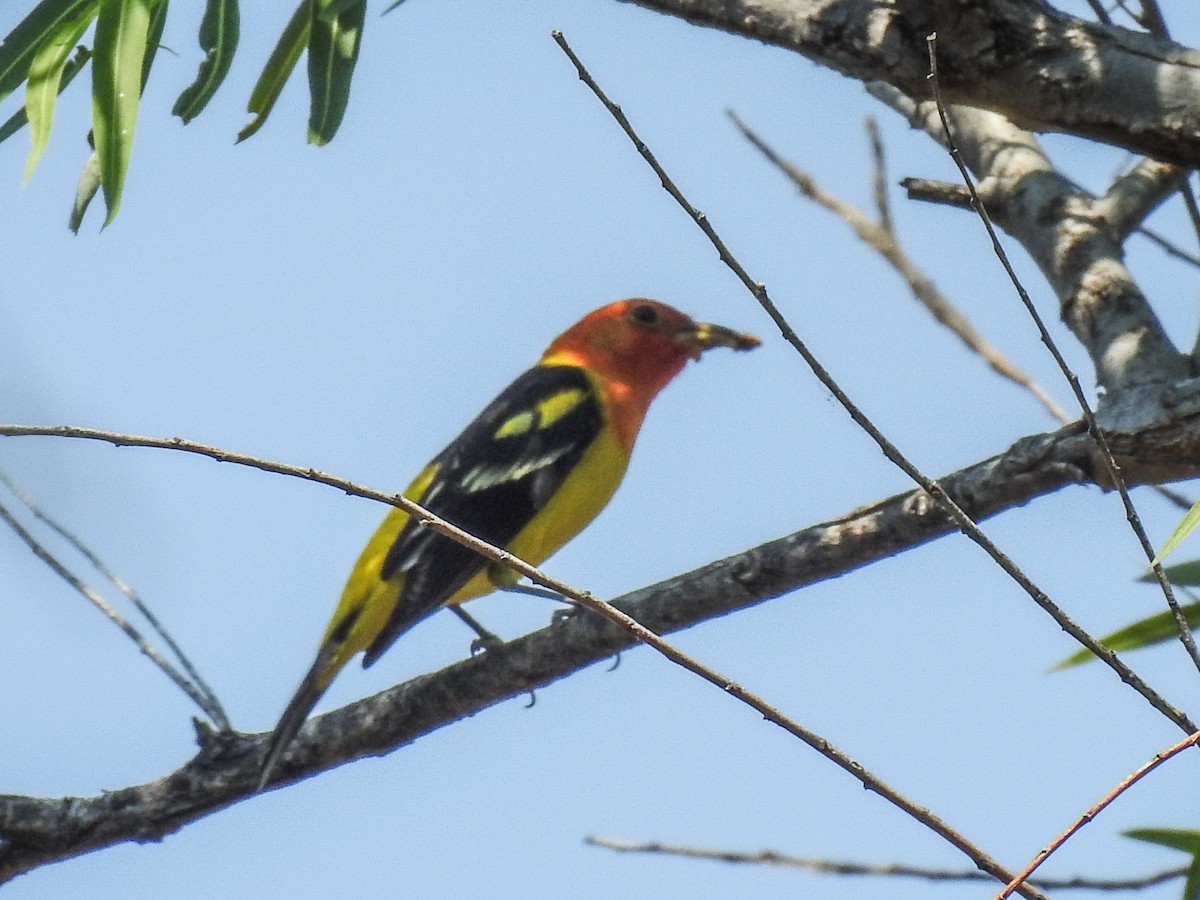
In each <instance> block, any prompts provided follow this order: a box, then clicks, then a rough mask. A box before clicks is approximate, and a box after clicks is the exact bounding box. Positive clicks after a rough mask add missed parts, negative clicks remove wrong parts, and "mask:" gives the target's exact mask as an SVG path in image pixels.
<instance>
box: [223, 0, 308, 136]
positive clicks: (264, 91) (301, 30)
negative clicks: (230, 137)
mask: <svg viewBox="0 0 1200 900" xmlns="http://www.w3.org/2000/svg"><path fill="white" fill-rule="evenodd" d="M309 2H310V0H300V5H299V6H298V7H296V11H295V12H294V13H292V18H291V20H290V21H289V22H288V23H287V27H286V28H284V29H283V34H281V35H280V36H279V40H278V41H277V42H276V43H275V49H274V50H272V51H271V57H270V59H268V60H267V64H266V65H265V66H264V67H263V70H262V74H261V75H259V76H258V81H257V82H256V83H255V85H254V90H253V91H251V92H250V102H249V103H248V104H247V106H246V111H247V112H250V113H252V114H253V118H252V119H251V120H250V121H249V122H247V123H246V127H245V128H243V129H242V130H241V131H239V132H238V136H237V139H238V143H241V142H242V141H244V140H245V139H246V138H248V137H250V136H251V135H252V134H254V133H255V132H256V131H258V129H260V128H262V127H263V125H264V124H266V121H267V116H269V115H270V114H271V110H272V109H274V107H275V101H276V100H278V99H279V94H280V93H281V92H282V91H283V86H284V85H285V84H287V80H288V78H289V77H290V76H291V74H292V70H293V69H295V68H296V61H297V60H299V59H300V54H301V53H303V52H304V48H305V47H306V46H307V45H308V34H309V31H310V29H311V26H312V7H311V6H310V5H309Z"/></svg>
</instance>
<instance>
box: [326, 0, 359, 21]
mask: <svg viewBox="0 0 1200 900" xmlns="http://www.w3.org/2000/svg"><path fill="white" fill-rule="evenodd" d="M359 2H360V0H317V10H316V16H317V17H318V18H320V19H323V20H325V21H326V22H331V21H333V20H334V19H336V18H337V17H338V16H340V15H341V14H342V13H344V12H345V11H346V10H348V9H349V8H350V7H351V6H354V5H355V4H357V3H359Z"/></svg>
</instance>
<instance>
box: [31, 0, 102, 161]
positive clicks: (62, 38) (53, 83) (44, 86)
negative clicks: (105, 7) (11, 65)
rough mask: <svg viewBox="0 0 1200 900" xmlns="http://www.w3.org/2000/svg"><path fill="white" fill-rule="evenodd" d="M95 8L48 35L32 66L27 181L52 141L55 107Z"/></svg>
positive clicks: (83, 12) (86, 9) (89, 9)
mask: <svg viewBox="0 0 1200 900" xmlns="http://www.w3.org/2000/svg"><path fill="white" fill-rule="evenodd" d="M95 17H96V8H95V7H89V8H85V9H84V10H83V11H82V12H81V13H80V14H79V15H78V16H77V17H76V18H74V19H64V20H62V21H61V22H59V24H58V27H56V28H55V29H54V30H53V31H51V32H50V34H49V35H48V36H47V38H46V40H45V42H44V43H43V44H42V46H41V47H39V48H38V51H37V53H36V54H35V55H34V57H33V59H32V61H31V62H30V64H29V78H28V81H27V82H26V84H25V114H26V116H27V117H28V120H29V133H30V138H31V141H32V144H33V146H32V147H31V148H30V150H29V158H28V159H27V160H26V162H25V180H26V181H29V178H30V177H31V176H32V175H33V170H34V169H36V168H37V164H38V160H39V159H41V158H42V153H43V152H44V151H45V149H46V144H47V143H48V142H49V141H50V127H51V125H53V123H54V107H55V105H56V104H57V102H58V95H59V92H60V91H61V90H62V88H63V85H62V79H63V73H64V71H65V70H66V67H67V60H68V58H69V56H70V53H71V49H72V48H73V47H74V46H75V45H76V44H77V43H78V42H79V39H80V38H82V37H83V33H84V32H85V31H87V29H88V26H89V25H91V24H92V19H94V18H95Z"/></svg>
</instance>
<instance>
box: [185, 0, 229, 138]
mask: <svg viewBox="0 0 1200 900" xmlns="http://www.w3.org/2000/svg"><path fill="white" fill-rule="evenodd" d="M239 26H240V23H239V12H238V2H237V0H208V5H207V7H205V10H204V18H203V19H202V20H201V21H200V49H202V50H203V51H204V59H203V60H202V61H201V63H200V71H199V72H198V73H197V74H196V80H195V81H193V82H192V83H191V84H190V85H188V87H187V88H186V89H185V90H184V92H183V93H182V94H180V95H179V99H178V100H176V101H175V105H174V106H173V107H172V108H171V112H172V113H173V114H175V115H177V116H179V118H181V119H183V124H184V125H186V124H187V123H188V122H190V121H192V119H194V118H196V116H198V115H200V113H201V111H202V110H203V109H204V107H205V106H207V105H208V101H209V100H211V99H212V96H213V94H215V93H216V92H217V88H219V87H220V86H221V82H223V81H224V80H225V76H226V74H228V72H229V65H230V63H232V62H233V54H234V53H235V52H236V51H237V45H238V30H239Z"/></svg>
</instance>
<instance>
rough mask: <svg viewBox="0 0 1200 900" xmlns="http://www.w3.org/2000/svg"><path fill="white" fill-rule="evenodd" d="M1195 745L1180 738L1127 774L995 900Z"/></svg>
mask: <svg viewBox="0 0 1200 900" xmlns="http://www.w3.org/2000/svg"><path fill="white" fill-rule="evenodd" d="M1197 743H1200V732H1198V733H1196V734H1192V735H1189V736H1188V737H1186V738H1184V739H1183V740H1182V741H1180V742H1179V743H1177V744H1174V745H1173V746H1171V747H1168V748H1167V749H1166V750H1163V751H1162V752H1161V753H1156V754H1155V755H1154V758H1153V759H1151V760H1150V761H1149V762H1148V763H1146V764H1145V765H1143V766H1141V767H1139V768H1138V769H1136V770H1135V771H1133V772H1132V773H1131V774H1129V775H1127V776H1126V777H1125V778H1123V779H1122V780H1121V782H1120V783H1119V784H1118V785H1117V786H1116V787H1114V788H1113V789H1112V790H1111V791H1109V792H1108V793H1107V794H1105V795H1104V796H1103V797H1101V798H1100V800H1099V801H1098V802H1097V803H1096V804H1094V805H1093V806H1092V807H1091V809H1089V810H1088V811H1087V812H1085V813H1084V814H1083V815H1081V816H1080V817H1079V818H1078V819H1076V820H1075V821H1074V822H1072V823H1071V825H1070V827H1069V828H1067V830H1066V831H1064V832H1063V833H1062V834H1060V835H1059V836H1058V837H1056V838H1055V839H1054V840H1053V841H1051V842H1050V843H1049V845H1047V846H1046V847H1045V848H1043V849H1042V850H1041V851H1039V852H1038V854H1037V856H1035V857H1034V858H1033V861H1032V862H1031V863H1030V864H1029V865H1027V866H1026V867H1025V869H1024V870H1023V871H1022V872H1021V874H1020V875H1018V876H1017V877H1016V878H1014V879H1013V880H1012V881H1010V882H1009V883H1008V884H1007V885H1006V886H1005V888H1004V890H1002V891H1001V892H1000V893H999V894H997V895H996V900H1005V898H1006V897H1011V896H1012V894H1013V891H1015V890H1017V888H1018V886H1019V885H1020V884H1021V883H1022V882H1024V881H1025V880H1026V879H1027V878H1028V877H1029V876H1030V875H1032V874H1033V873H1034V871H1035V870H1036V869H1037V867H1038V866H1040V865H1041V864H1042V863H1044V862H1045V861H1046V860H1047V859H1048V858H1049V857H1050V854H1052V853H1053V852H1054V851H1055V850H1057V849H1058V848H1059V847H1061V846H1062V845H1063V844H1064V843H1066V841H1067V839H1068V838H1070V837H1071V835H1073V834H1074V833H1075V832H1077V831H1078V830H1079V829H1080V828H1082V827H1083V826H1084V825H1086V824H1087V823H1088V822H1090V821H1092V820H1093V819H1094V818H1096V816H1098V815H1099V814H1100V813H1101V812H1102V811H1103V810H1104V808H1105V807H1107V806H1108V805H1109V804H1110V803H1112V802H1113V801H1114V800H1116V799H1117V798H1118V797H1119V796H1121V794H1123V793H1125V791H1127V790H1129V788H1131V787H1133V786H1134V785H1135V784H1137V783H1138V782H1139V781H1141V780H1142V778H1144V777H1145V776H1147V775H1149V774H1150V773H1151V772H1153V771H1154V770H1155V769H1157V768H1158V767H1159V766H1161V765H1162V764H1163V763H1165V762H1166V761H1167V760H1168V759H1170V758H1171V757H1173V756H1175V755H1176V754H1178V753H1182V752H1183V751H1184V750H1186V749H1187V748H1188V747H1192V746H1194V745H1195V744H1197Z"/></svg>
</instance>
